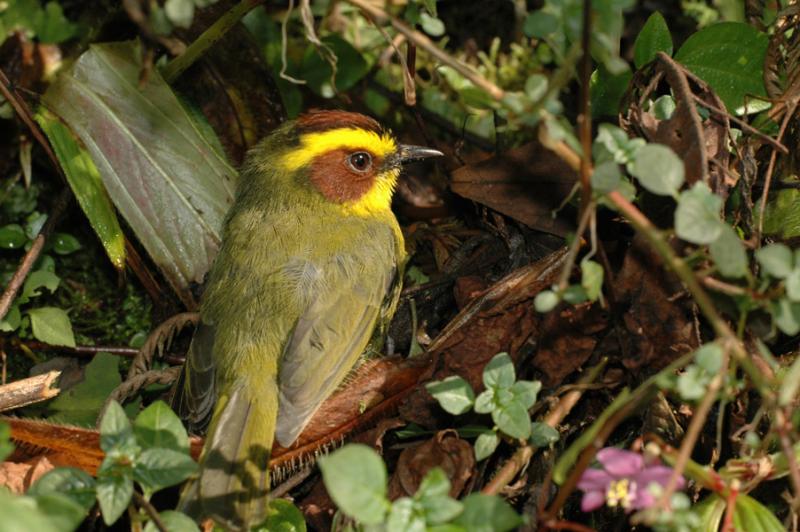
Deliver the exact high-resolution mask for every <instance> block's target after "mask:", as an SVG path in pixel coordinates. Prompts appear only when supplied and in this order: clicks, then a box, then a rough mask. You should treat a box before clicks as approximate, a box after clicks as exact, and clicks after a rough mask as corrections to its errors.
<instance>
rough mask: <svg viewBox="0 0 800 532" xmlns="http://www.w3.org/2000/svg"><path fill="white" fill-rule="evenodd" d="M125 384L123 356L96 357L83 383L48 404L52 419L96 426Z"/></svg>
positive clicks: (100, 354)
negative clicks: (114, 393) (108, 402)
mask: <svg viewBox="0 0 800 532" xmlns="http://www.w3.org/2000/svg"><path fill="white" fill-rule="evenodd" d="M121 382H122V380H121V379H120V376H119V357H117V356H114V355H111V354H109V353H98V354H96V355H95V356H94V358H93V359H92V361H91V362H89V364H87V365H86V367H85V368H84V374H83V381H82V382H80V383H78V384H77V385H75V386H73V387H72V388H70V389H69V390H66V391H65V392H63V393H61V394H59V395H58V396H57V397H56V398H55V399H53V400H52V401H51V402H50V403H48V405H47V407H48V410H49V411H51V412H52V415H51V416H50V419H51V420H52V421H57V422H60V423H68V424H72V425H82V426H93V425H94V424H95V421H96V420H97V416H98V414H100V409H101V408H102V407H103V404H104V403H105V400H106V398H107V397H108V396H109V394H110V393H111V392H112V391H113V390H114V388H116V387H117V386H119V385H120V383H121ZM181 428H182V427H181Z"/></svg>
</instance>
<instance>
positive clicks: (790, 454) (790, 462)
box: [775, 408, 800, 511]
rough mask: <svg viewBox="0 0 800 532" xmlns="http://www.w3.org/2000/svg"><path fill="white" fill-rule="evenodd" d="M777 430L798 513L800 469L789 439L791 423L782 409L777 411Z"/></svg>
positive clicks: (793, 500)
mask: <svg viewBox="0 0 800 532" xmlns="http://www.w3.org/2000/svg"><path fill="white" fill-rule="evenodd" d="M775 429H776V432H777V433H778V439H779V440H780V442H781V448H782V449H783V454H784V455H785V456H786V465H787V466H788V468H789V479H791V481H792V489H793V490H794V497H792V509H793V510H795V511H797V509H798V508H800V468H798V465H797V457H796V456H795V451H794V449H792V442H791V440H790V439H789V430H791V423H790V422H789V421H788V420H787V416H786V414H785V413H784V410H783V409H782V408H779V409H777V411H776V412H775Z"/></svg>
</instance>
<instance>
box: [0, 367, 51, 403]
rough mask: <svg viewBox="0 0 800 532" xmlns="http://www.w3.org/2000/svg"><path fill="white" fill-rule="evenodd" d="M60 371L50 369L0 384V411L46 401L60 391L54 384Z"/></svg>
mask: <svg viewBox="0 0 800 532" xmlns="http://www.w3.org/2000/svg"><path fill="white" fill-rule="evenodd" d="M60 376H61V372H60V371H50V372H48V373H45V374H43V375H37V376H35V377H30V378H28V379H22V380H18V381H16V382H12V383H10V384H5V385H3V386H0V412H5V411H6V410H14V409H15V408H20V407H23V406H27V405H31V404H33V403H40V402H42V401H46V400H47V399H50V398H51V397H55V396H56V395H58V394H59V392H60V391H61V390H60V389H58V388H56V387H55V386H54V384H55V382H56V380H58V377H60Z"/></svg>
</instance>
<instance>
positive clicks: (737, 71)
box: [675, 22, 769, 112]
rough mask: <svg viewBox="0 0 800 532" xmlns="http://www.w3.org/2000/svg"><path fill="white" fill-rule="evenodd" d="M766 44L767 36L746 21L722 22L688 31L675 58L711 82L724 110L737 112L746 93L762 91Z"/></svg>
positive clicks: (759, 93)
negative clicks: (686, 37)
mask: <svg viewBox="0 0 800 532" xmlns="http://www.w3.org/2000/svg"><path fill="white" fill-rule="evenodd" d="M768 44H769V38H768V36H767V35H766V34H764V33H762V32H760V31H758V30H756V29H755V28H754V27H753V26H750V25H749V24H745V23H741V22H723V23H720V24H714V25H712V26H708V27H707V28H704V29H702V30H700V31H698V32H696V33H694V34H692V35H690V36H689V38H688V39H686V42H684V43H683V46H681V48H680V50H678V53H677V54H675V60H676V61H678V62H679V63H681V64H683V65H684V66H685V67H687V68H688V69H689V70H691V71H692V72H693V73H694V74H696V75H697V76H698V77H700V78H701V79H703V80H704V81H705V82H706V83H708V84H709V85H711V88H712V89H714V91H715V92H716V93H717V94H718V95H719V97H720V98H721V99H722V101H723V102H724V103H725V105H726V107H727V108H728V110H730V111H731V112H737V110H739V108H741V107H743V105H744V103H745V97H746V96H752V95H756V96H765V95H766V91H765V90H764V80H763V73H764V58H765V56H766V52H767V46H768Z"/></svg>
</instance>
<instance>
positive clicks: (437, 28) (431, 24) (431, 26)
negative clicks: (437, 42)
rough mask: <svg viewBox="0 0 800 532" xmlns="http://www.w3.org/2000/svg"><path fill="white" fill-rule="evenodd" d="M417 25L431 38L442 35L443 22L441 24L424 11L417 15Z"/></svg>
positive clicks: (443, 29)
mask: <svg viewBox="0 0 800 532" xmlns="http://www.w3.org/2000/svg"><path fill="white" fill-rule="evenodd" d="M419 24H420V26H422V29H423V30H424V31H425V33H427V34H428V35H430V36H431V37H441V36H442V35H444V32H445V28H444V22H442V21H441V19H438V18H436V17H432V16H431V15H429V14H428V13H425V12H424V11H423V12H422V13H420V14H419Z"/></svg>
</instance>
